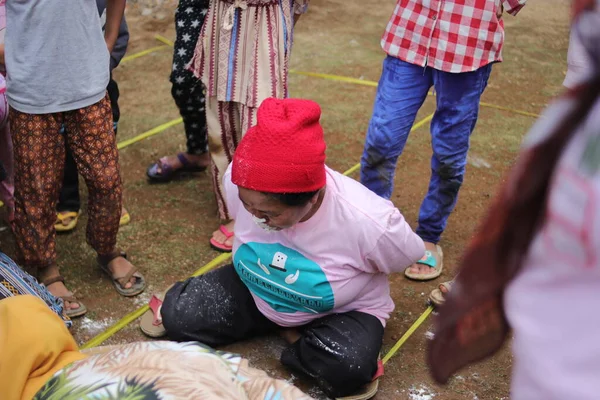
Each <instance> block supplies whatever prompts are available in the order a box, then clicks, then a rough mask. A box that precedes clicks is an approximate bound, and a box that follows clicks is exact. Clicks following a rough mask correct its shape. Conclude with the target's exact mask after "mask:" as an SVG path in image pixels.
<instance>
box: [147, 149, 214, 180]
mask: <svg viewBox="0 0 600 400" xmlns="http://www.w3.org/2000/svg"><path fill="white" fill-rule="evenodd" d="M177 159H178V160H179V162H180V163H181V165H182V166H181V168H177V169H175V168H173V166H172V165H171V164H169V163H168V162H167V157H162V158H160V159H159V160H158V161H157V162H155V163H154V164H152V165H150V166H149V167H148V169H147V170H146V175H147V176H148V179H150V181H151V182H156V183H166V182H169V181H171V180H172V179H173V178H175V176H176V175H178V174H180V173H182V172H202V171H205V170H206V168H207V167H201V166H198V165H195V164H192V163H191V162H190V161H189V160H188V159H187V158H186V156H185V154H184V153H179V154H177Z"/></svg>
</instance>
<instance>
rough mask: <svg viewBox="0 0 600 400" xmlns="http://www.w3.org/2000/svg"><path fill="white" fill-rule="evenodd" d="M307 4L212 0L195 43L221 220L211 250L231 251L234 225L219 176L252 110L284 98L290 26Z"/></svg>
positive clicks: (252, 116)
mask: <svg viewBox="0 0 600 400" xmlns="http://www.w3.org/2000/svg"><path fill="white" fill-rule="evenodd" d="M308 1H309V0H292V1H279V0H235V1H234V0H215V1H211V3H210V8H209V11H208V14H207V16H206V21H205V23H204V26H203V27H202V32H201V34H200V38H199V39H198V42H197V44H196V50H195V53H194V58H193V60H192V63H191V70H192V71H193V73H194V75H196V76H197V77H198V78H200V79H201V80H202V83H203V84H204V85H205V87H206V92H207V93H206V96H207V104H206V116H207V117H206V118H207V124H208V140H209V149H210V157H211V169H212V171H211V172H212V179H213V188H214V191H215V196H216V199H217V206H218V213H219V218H221V220H223V221H229V223H227V224H226V225H221V226H220V227H219V229H218V230H216V231H215V232H213V237H212V238H211V239H210V244H211V246H212V247H213V248H214V249H215V250H218V251H223V252H229V251H231V249H232V246H233V226H234V223H233V221H230V219H231V217H230V215H229V210H228V209H227V206H226V204H225V198H224V195H223V188H222V182H221V180H222V179H223V174H224V173H225V170H226V169H227V166H228V165H229V163H231V160H232V157H233V153H234V152H235V149H236V147H237V145H238V143H239V141H240V140H241V138H242V136H244V134H245V133H246V131H247V130H248V129H249V128H250V127H251V126H253V125H255V123H256V111H257V109H258V106H259V105H260V104H261V103H262V101H263V100H264V99H266V98H269V97H275V98H279V99H282V98H285V97H287V96H288V81H287V76H288V66H289V60H290V55H291V50H292V42H293V31H294V24H295V23H296V21H297V20H298V18H299V17H300V15H301V14H303V13H305V12H306V10H307V8H308Z"/></svg>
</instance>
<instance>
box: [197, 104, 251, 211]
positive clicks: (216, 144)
mask: <svg viewBox="0 0 600 400" xmlns="http://www.w3.org/2000/svg"><path fill="white" fill-rule="evenodd" d="M257 110H258V108H255V107H246V106H245V105H243V104H241V103H235V102H227V101H218V100H217V98H216V97H209V98H208V99H207V103H206V121H207V126H208V150H209V152H210V157H211V161H212V165H211V169H212V179H213V188H214V190H215V196H216V198H217V206H218V209H219V218H221V219H223V220H227V219H230V216H229V211H228V210H227V204H226V203H225V196H224V193H223V189H222V179H223V174H224V173H225V170H226V169H227V167H228V166H229V164H230V163H231V161H232V159H233V153H234V152H235V149H236V148H237V145H238V143H239V141H240V140H241V138H242V137H243V136H244V134H245V133H246V132H247V131H248V129H250V128H251V127H252V126H254V125H256V112H257Z"/></svg>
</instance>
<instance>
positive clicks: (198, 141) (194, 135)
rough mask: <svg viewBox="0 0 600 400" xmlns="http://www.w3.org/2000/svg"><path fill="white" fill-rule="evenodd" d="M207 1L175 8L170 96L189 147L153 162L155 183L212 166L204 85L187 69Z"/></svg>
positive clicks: (151, 170)
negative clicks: (177, 173)
mask: <svg viewBox="0 0 600 400" xmlns="http://www.w3.org/2000/svg"><path fill="white" fill-rule="evenodd" d="M208 3H209V1H208V0H180V1H179V5H178V7H177V10H176V11H175V32H176V38H175V44H174V52H173V69H172V71H171V77H170V80H171V83H172V87H171V95H172V96H173V100H175V104H176V105H177V108H178V109H179V113H180V114H181V118H182V119H183V125H184V128H185V136H186V139H187V150H186V152H185V153H179V154H177V155H174V156H168V157H162V158H161V159H160V160H159V161H158V162H156V163H154V164H152V165H151V166H150V167H149V168H148V171H147V175H148V178H149V179H150V180H151V181H153V182H167V181H169V180H171V179H172V178H173V177H174V175H175V173H176V172H177V171H180V172H184V171H189V172H194V171H202V170H205V169H206V168H207V167H208V166H209V165H210V155H209V154H208V134H207V129H206V113H205V106H206V104H205V100H206V99H205V95H204V88H203V85H202V83H201V82H200V80H199V79H198V78H196V77H195V76H194V74H193V73H192V72H190V71H188V70H187V69H186V66H187V65H188V63H189V61H190V60H191V59H192V57H193V55H194V50H195V48H196V43H197V41H198V37H199V36H200V30H201V29H202V25H203V23H204V18H205V16H206V12H207V10H208Z"/></svg>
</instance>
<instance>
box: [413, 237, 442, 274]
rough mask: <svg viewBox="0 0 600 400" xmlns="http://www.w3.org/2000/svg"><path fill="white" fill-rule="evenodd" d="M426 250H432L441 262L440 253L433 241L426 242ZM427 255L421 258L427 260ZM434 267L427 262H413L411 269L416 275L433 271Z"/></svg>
mask: <svg viewBox="0 0 600 400" xmlns="http://www.w3.org/2000/svg"><path fill="white" fill-rule="evenodd" d="M425 250H427V251H430V252H431V254H433V256H434V257H435V260H436V261H437V263H438V264H439V263H440V255H439V254H438V252H437V247H436V245H435V244H433V243H429V242H425ZM426 259H427V256H423V258H422V259H421V260H426ZM432 270H433V268H431V267H430V266H428V265H425V264H413V265H411V266H410V267H409V271H410V272H411V273H412V274H415V275H425V274H429V273H431V272H432Z"/></svg>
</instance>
